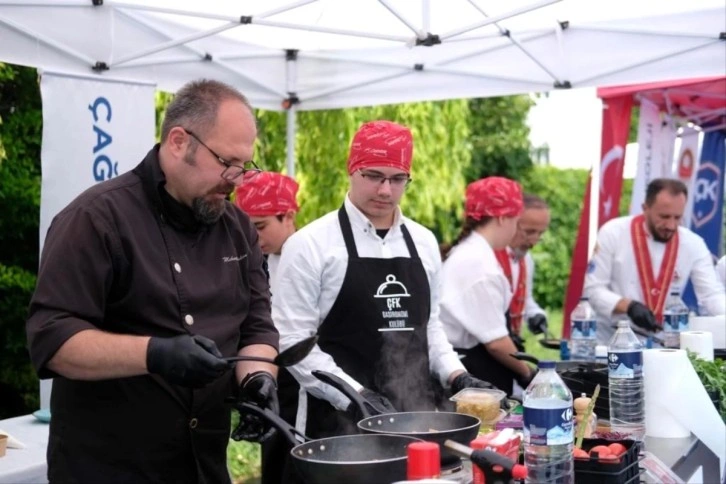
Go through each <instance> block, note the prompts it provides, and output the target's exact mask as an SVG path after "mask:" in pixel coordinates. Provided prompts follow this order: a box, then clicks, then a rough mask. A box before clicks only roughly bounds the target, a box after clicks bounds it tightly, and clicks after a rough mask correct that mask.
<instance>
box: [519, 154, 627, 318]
mask: <svg viewBox="0 0 726 484" xmlns="http://www.w3.org/2000/svg"><path fill="white" fill-rule="evenodd" d="M588 173H589V172H588V171H587V170H573V169H569V170H561V169H557V168H552V167H534V168H533V169H532V170H531V171H530V172H529V173H528V174H527V175H526V176H525V177H524V179H523V181H522V185H523V188H524V191H525V192H528V193H533V194H536V195H538V196H540V197H542V198H543V199H545V200H546V201H547V203H548V204H549V206H550V213H551V217H552V220H551V222H550V227H549V230H548V231H547V232H545V234H544V235H543V236H542V239H541V240H540V242H539V244H537V245H536V246H535V247H534V249H532V258H533V259H534V261H535V264H536V270H535V273H534V287H533V293H534V299H535V300H536V301H537V302H538V303H539V304H540V305H541V306H543V307H547V308H550V309H561V308H562V307H563V305H564V300H565V292H566V291H567V283H568V281H569V278H570V266H571V262H572V251H573V249H574V248H575V239H576V238H577V229H578V227H579V225H580V215H581V212H582V206H583V196H584V194H585V185H586V183H587V180H588ZM632 190H633V181H632V180H623V192H622V193H623V194H622V197H621V199H620V214H621V215H625V214H627V213H628V210H629V207H630V196H631V192H632Z"/></svg>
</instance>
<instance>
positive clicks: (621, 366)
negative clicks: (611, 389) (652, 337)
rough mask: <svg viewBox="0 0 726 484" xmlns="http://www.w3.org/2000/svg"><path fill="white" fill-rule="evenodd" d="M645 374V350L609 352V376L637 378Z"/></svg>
mask: <svg viewBox="0 0 726 484" xmlns="http://www.w3.org/2000/svg"><path fill="white" fill-rule="evenodd" d="M640 376H643V352H642V351H628V352H626V353H618V352H612V351H609V352H608V377H610V378H635V377H640Z"/></svg>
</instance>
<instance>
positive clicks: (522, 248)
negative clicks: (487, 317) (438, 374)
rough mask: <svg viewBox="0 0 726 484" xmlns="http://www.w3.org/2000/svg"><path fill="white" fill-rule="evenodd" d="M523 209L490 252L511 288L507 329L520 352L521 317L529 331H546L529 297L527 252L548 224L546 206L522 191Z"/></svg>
mask: <svg viewBox="0 0 726 484" xmlns="http://www.w3.org/2000/svg"><path fill="white" fill-rule="evenodd" d="M522 198H523V201H524V211H523V212H522V215H521V216H520V218H519V221H518V222H517V232H516V233H515V234H514V238H513V239H512V241H511V242H510V243H509V245H508V246H507V247H506V248H504V249H498V250H495V251H494V256H495V257H496V258H497V261H498V262H499V265H500V266H501V267H502V270H503V271H504V275H505V276H506V277H507V281H509V285H510V287H511V289H512V301H511V302H510V303H509V309H508V311H507V329H508V331H509V334H510V336H511V338H512V341H513V342H514V344H515V346H516V347H517V349H518V350H519V351H524V341H523V340H522V332H521V331H522V320H526V321H527V328H528V329H529V330H530V331H531V332H532V334H535V335H537V334H542V333H545V332H546V331H547V315H546V314H545V312H544V310H543V309H542V308H541V307H540V306H539V304H537V302H536V301H535V300H534V297H533V296H532V285H533V282H534V260H533V259H532V255H531V254H530V253H529V251H530V250H531V249H532V248H533V247H534V246H535V245H537V243H538V242H539V240H540V238H541V237H542V234H544V233H545V232H546V231H547V228H548V227H549V225H550V209H549V206H548V205H547V202H545V201H544V200H543V199H541V198H540V197H538V196H536V195H532V194H529V193H525V194H524V196H523V197H522Z"/></svg>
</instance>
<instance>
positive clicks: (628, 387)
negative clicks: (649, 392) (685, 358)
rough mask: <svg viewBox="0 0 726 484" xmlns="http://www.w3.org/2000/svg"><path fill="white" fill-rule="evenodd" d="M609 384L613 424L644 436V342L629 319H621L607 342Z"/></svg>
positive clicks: (617, 429) (635, 436) (632, 435)
mask: <svg viewBox="0 0 726 484" xmlns="http://www.w3.org/2000/svg"><path fill="white" fill-rule="evenodd" d="M608 386H609V392H610V427H611V428H612V430H613V431H615V432H621V433H624V434H627V435H628V436H629V437H630V438H632V439H635V440H642V439H643V437H644V435H645V393H644V391H643V345H641V344H640V341H639V340H638V337H637V336H635V333H633V330H632V329H630V322H629V321H619V322H618V330H617V331H616V332H615V334H614V335H613V338H612V339H611V340H610V344H609V345H608Z"/></svg>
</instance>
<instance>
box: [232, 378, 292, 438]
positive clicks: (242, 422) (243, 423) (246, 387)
mask: <svg viewBox="0 0 726 484" xmlns="http://www.w3.org/2000/svg"><path fill="white" fill-rule="evenodd" d="M237 403H239V404H241V403H251V404H254V405H257V406H258V407H261V408H266V409H269V410H270V411H272V412H273V413H274V414H275V415H279V414H280V403H279V401H278V399H277V382H276V381H275V377H274V376H272V374H270V373H268V372H266V371H254V372H252V373H248V374H247V376H245V377H244V379H243V380H242V383H240V385H239V393H238V394H237ZM237 411H238V412H239V413H240V415H239V424H238V425H237V427H236V428H235V429H234V430H233V431H232V438H233V439H234V440H238V441H239V440H246V441H248V442H264V441H265V440H267V439H269V438H270V437H271V436H272V435H273V434H274V433H275V428H274V427H273V426H272V424H270V422H268V421H267V420H265V419H264V418H262V417H260V416H258V415H254V414H250V413H246V412H244V411H241V410H240V407H237Z"/></svg>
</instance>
